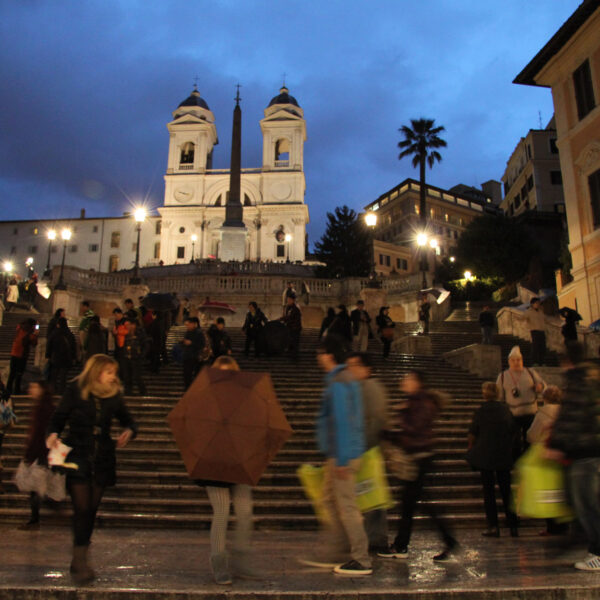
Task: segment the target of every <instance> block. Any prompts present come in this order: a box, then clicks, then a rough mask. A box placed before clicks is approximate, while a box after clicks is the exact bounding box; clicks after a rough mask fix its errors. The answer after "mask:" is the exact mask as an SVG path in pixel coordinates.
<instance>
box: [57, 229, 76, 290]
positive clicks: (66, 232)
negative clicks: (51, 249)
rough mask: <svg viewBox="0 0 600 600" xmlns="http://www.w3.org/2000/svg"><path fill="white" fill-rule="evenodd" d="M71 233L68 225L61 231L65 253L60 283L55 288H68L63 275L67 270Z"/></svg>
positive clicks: (61, 266)
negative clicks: (66, 260)
mask: <svg viewBox="0 0 600 600" xmlns="http://www.w3.org/2000/svg"><path fill="white" fill-rule="evenodd" d="M71 235H72V232H71V230H70V229H68V228H67V227H65V228H64V229H63V230H62V231H61V232H60V237H61V238H62V240H63V254H62V261H61V263H60V276H59V278H58V283H57V284H56V286H55V288H54V289H55V290H66V289H67V286H66V285H65V280H64V277H63V275H64V270H65V255H66V254H67V242H68V241H69V240H70V239H71Z"/></svg>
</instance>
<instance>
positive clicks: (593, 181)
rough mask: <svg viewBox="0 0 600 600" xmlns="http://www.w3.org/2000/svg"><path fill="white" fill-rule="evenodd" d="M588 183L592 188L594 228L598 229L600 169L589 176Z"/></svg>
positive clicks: (599, 223) (599, 224)
mask: <svg viewBox="0 0 600 600" xmlns="http://www.w3.org/2000/svg"><path fill="white" fill-rule="evenodd" d="M588 185H589V188H590V200H591V203H592V216H593V219H594V229H598V228H599V227H600V169H598V170H597V171H595V172H594V173H592V174H591V175H590V176H589V177H588Z"/></svg>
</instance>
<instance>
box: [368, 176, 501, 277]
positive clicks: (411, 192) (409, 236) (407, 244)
mask: <svg viewBox="0 0 600 600" xmlns="http://www.w3.org/2000/svg"><path fill="white" fill-rule="evenodd" d="M419 189H420V183H419V182H418V181H416V180H414V179H405V180H404V181H403V182H402V183H400V184H399V185H397V186H396V187H394V188H392V189H391V190H389V191H387V192H386V193H385V194H382V195H381V196H379V198H377V200H375V201H374V202H371V203H370V204H367V205H366V206H365V211H372V212H374V213H375V214H376V215H377V225H376V228H375V232H374V234H375V238H376V242H375V244H377V240H378V241H381V242H385V243H386V244H387V245H392V246H396V247H399V248H402V249H403V252H402V255H400V253H398V256H395V257H394V258H395V259H396V258H397V259H401V260H406V262H407V268H408V271H409V272H415V271H417V270H418V269H419V261H418V259H417V253H418V246H417V235H418V234H419V233H422V231H421V229H422V225H421V219H420V216H419ZM484 200H485V202H484ZM426 201H427V211H428V214H427V223H428V230H427V231H426V232H425V233H426V235H427V237H428V240H427V243H430V242H431V240H432V239H433V240H434V245H435V254H436V255H437V256H439V257H440V258H443V257H449V256H451V255H452V252H453V249H454V247H455V245H456V241H457V240H458V238H459V237H460V234H461V233H462V232H463V231H464V230H465V228H466V227H467V225H468V224H469V223H470V222H471V221H472V220H473V219H475V218H476V217H479V216H481V215H482V214H483V213H484V208H485V205H486V204H487V203H489V204H490V205H491V204H492V199H491V197H490V196H487V195H485V194H483V195H482V198H477V199H474V197H473V194H469V195H468V196H467V195H466V194H465V195H462V194H458V193H456V192H452V191H449V190H444V189H442V188H438V187H435V186H432V185H427V200H426ZM378 253H379V254H384V255H386V254H388V255H389V256H390V265H389V267H390V268H389V271H390V272H391V270H392V268H393V267H392V266H391V262H392V257H391V253H389V252H388V253H385V252H383V253H382V252H379V250H378V248H377V245H376V246H375V254H376V255H377V254H378ZM384 261H386V262H387V259H385V258H384ZM375 262H376V266H377V267H378V270H380V271H381V272H382V273H383V272H387V271H388V269H382V268H381V267H386V266H388V265H387V264H384V265H379V264H377V263H378V260H377V258H376V261H375ZM404 264H405V263H403V262H402V263H400V265H402V266H404ZM431 266H432V267H433V264H432V265H431ZM398 270H399V269H398ZM386 274H387V273H386Z"/></svg>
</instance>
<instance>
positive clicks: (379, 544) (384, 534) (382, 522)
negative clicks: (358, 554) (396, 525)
mask: <svg viewBox="0 0 600 600" xmlns="http://www.w3.org/2000/svg"><path fill="white" fill-rule="evenodd" d="M363 520H364V525H365V532H366V534H367V538H368V540H369V549H384V550H387V546H388V524H387V511H386V510H385V509H383V508H378V509H376V510H371V511H369V512H366V513H364V514H363Z"/></svg>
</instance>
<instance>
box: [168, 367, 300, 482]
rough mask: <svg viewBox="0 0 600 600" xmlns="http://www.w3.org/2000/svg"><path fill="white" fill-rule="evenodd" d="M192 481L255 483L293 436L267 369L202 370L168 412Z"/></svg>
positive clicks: (172, 429)
mask: <svg viewBox="0 0 600 600" xmlns="http://www.w3.org/2000/svg"><path fill="white" fill-rule="evenodd" d="M168 420H169V425H170V427H171V431H172V432H173V435H174V436H175V441H176V442H177V447H178V448H179V451H180V452H181V456H182V457H183V462H184V463H185V468H186V470H187V472H188V474H189V475H190V477H192V478H194V479H213V480H216V481H226V482H229V483H248V484H250V485H256V484H257V483H258V480H259V479H260V476H261V475H262V474H263V472H264V470H265V469H266V468H267V466H268V464H269V463H270V462H271V461H272V460H273V458H274V457H275V455H276V454H277V452H278V451H279V449H280V448H281V446H283V444H284V443H285V441H286V440H287V439H288V438H289V437H290V435H291V434H292V428H291V427H290V425H289V423H288V421H287V419H286V417H285V414H284V413H283V410H282V408H281V406H280V404H279V401H278V400H277V396H276V395H275V389H274V388H273V383H272V381H271V376H270V375H269V374H268V373H250V372H247V371H224V370H221V369H212V368H205V369H203V370H202V371H201V373H200V375H198V377H196V379H195V381H194V382H193V383H192V385H191V386H190V387H189V389H188V390H187V392H186V393H185V394H184V396H183V398H182V399H181V400H180V401H179V402H178V403H177V405H176V406H175V408H174V409H173V410H172V411H171V412H170V413H169V416H168Z"/></svg>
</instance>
